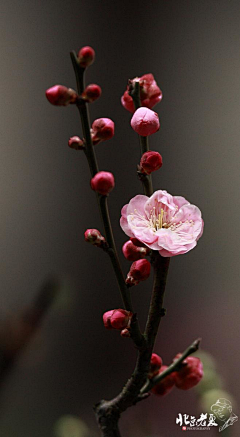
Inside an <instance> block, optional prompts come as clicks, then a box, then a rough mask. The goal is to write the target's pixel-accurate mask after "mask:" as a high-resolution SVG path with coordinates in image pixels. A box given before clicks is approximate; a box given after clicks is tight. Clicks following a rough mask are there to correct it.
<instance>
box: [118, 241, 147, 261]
mask: <svg viewBox="0 0 240 437" xmlns="http://www.w3.org/2000/svg"><path fill="white" fill-rule="evenodd" d="M122 251H123V255H124V256H125V258H126V259H128V261H137V260H138V259H142V258H144V257H145V256H146V255H147V254H148V252H149V249H148V248H147V247H138V246H135V244H133V242H132V241H131V240H128V241H126V243H124V245H123V247H122Z"/></svg>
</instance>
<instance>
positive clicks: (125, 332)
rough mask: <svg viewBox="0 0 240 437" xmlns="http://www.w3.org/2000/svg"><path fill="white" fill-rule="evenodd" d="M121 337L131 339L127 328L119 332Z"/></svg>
mask: <svg viewBox="0 0 240 437" xmlns="http://www.w3.org/2000/svg"><path fill="white" fill-rule="evenodd" d="M121 336H122V337H128V338H129V337H131V334H130V331H129V329H128V328H125V329H123V330H122V331H121Z"/></svg>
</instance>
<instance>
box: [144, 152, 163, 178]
mask: <svg viewBox="0 0 240 437" xmlns="http://www.w3.org/2000/svg"><path fill="white" fill-rule="evenodd" d="M161 167H162V157H161V155H160V153H158V152H152V151H151V150H149V152H145V153H144V154H143V155H142V158H141V161H140V172H141V173H145V174H151V173H152V172H153V171H156V170H158V169H159V168H161Z"/></svg>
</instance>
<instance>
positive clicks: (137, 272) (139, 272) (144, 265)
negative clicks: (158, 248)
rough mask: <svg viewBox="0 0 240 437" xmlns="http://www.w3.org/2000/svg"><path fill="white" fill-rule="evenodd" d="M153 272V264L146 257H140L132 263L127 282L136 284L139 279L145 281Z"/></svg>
mask: <svg viewBox="0 0 240 437" xmlns="http://www.w3.org/2000/svg"><path fill="white" fill-rule="evenodd" d="M150 272H151V264H150V262H149V261H147V260H146V259H139V260H138V261H135V262H133V263H132V265H131V267H130V271H129V273H128V275H127V279H126V283H127V284H129V285H136V284H138V282H139V281H145V280H146V279H147V278H148V277H149V275H150Z"/></svg>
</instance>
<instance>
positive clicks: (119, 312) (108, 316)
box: [103, 308, 132, 330]
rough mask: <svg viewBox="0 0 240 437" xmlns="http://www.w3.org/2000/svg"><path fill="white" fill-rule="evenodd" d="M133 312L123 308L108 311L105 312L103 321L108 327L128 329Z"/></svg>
mask: <svg viewBox="0 0 240 437" xmlns="http://www.w3.org/2000/svg"><path fill="white" fill-rule="evenodd" d="M131 318H132V313H131V312H130V311H126V310H123V309H121V308H119V309H116V310H111V311H107V312H106V313H104V314H103V323H104V326H105V328H106V329H120V330H123V329H126V328H128V327H129V326H130V323H131Z"/></svg>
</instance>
